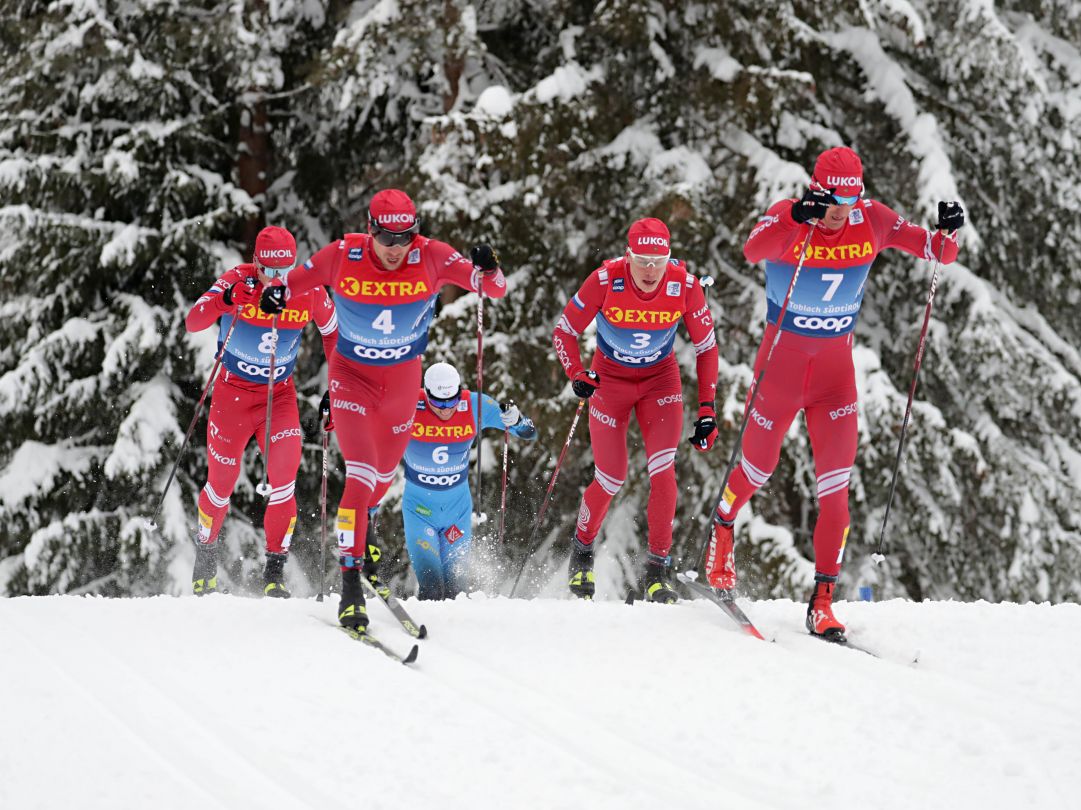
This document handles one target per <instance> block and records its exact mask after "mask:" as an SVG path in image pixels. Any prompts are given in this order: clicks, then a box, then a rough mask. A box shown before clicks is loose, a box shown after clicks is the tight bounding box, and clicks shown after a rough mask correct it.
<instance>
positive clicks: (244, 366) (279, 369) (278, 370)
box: [236, 360, 288, 380]
mask: <svg viewBox="0 0 1081 810" xmlns="http://www.w3.org/2000/svg"><path fill="white" fill-rule="evenodd" d="M236 367H237V368H238V369H239V370H240V371H243V372H244V373H245V374H248V375H250V376H252V377H264V378H266V379H268V380H269V379H270V366H257V365H255V364H254V363H245V362H244V361H243V360H241V361H239V362H238V363H237V364H236ZM286 371H288V369H286V367H285V366H275V367H274V379H275V380H277V379H280V378H281V377H284V376H285V374H286Z"/></svg>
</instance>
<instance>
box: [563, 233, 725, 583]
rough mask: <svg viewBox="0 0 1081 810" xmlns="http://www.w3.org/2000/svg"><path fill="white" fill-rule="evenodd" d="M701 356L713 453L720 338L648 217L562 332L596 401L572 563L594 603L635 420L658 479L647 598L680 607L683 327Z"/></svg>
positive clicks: (573, 574)
mask: <svg viewBox="0 0 1081 810" xmlns="http://www.w3.org/2000/svg"><path fill="white" fill-rule="evenodd" d="M594 319H596V321H597V351H596V352H595V353H594V355H593V363H592V366H591V368H590V370H589V371H586V370H585V368H584V367H583V366H582V358H581V353H580V352H579V348H578V336H579V335H580V334H581V333H582V331H583V330H584V329H585V328H586V327H587V326H589V324H590V323H592V322H593V320H594ZM681 321H682V322H683V323H684V324H685V325H686V327H687V332H688V333H689V335H690V338H691V341H692V342H693V343H694V351H695V355H696V357H697V370H698V420H697V421H696V422H695V423H694V427H695V431H694V436H693V437H692V438H691V443H692V444H693V445H694V447H695V449H697V450H699V451H703V452H704V451H706V450H708V449H709V448H710V447H712V446H713V441H714V439H715V438H716V436H717V424H716V418H715V417H716V412H715V409H714V399H715V397H716V389H717V341H716V338H715V336H714V334H713V319H712V317H711V316H710V313H709V308H708V307H707V306H706V300H705V294H704V293H703V291H702V286H701V284H700V283H699V281H698V279H697V278H695V277H694V276H693V275H691V274H690V273H688V272H687V266H686V265H685V264H684V263H683V262H682V261H681V260H679V259H673V258H671V237H670V235H669V233H668V228H667V226H666V225H665V224H664V223H663V222H661V221H660V220H659V219H640V220H638V221H637V222H635V223H634V224H633V225H631V227H630V230H629V231H628V233H627V251H626V253H625V254H624V255H622V256H620V257H618V258H615V259H609V260H608V261H606V262H604V264H602V265H601V266H600V267H599V268H597V269H596V270H594V271H593V273H591V274H590V276H589V278H587V279H586V281H585V283H584V284H583V285H582V287H581V289H579V290H578V292H577V293H576V294H575V296H574V297H573V298H572V299H571V300H570V302H569V303H568V304H567V306H566V307H565V308H564V310H563V315H562V316H561V317H560V319H559V323H558V324H557V325H556V328H555V331H554V332H553V334H552V342H553V344H554V345H555V351H556V356H557V357H558V358H559V362H560V364H561V365H562V366H563V370H564V371H565V372H566V374H567V376H568V377H570V379H571V385H572V387H573V389H574V393H575V394H576V395H577V396H579V397H581V398H589V440H590V444H591V446H592V448H593V459H594V464H595V472H594V478H593V481H592V482H591V483H590V485H589V486H588V487H587V488H586V491H585V494H584V496H583V498H582V505H581V508H580V510H579V513H578V526H577V529H576V531H575V537H574V544H573V550H572V552H571V559H570V564H569V571H568V572H569V576H570V581H569V585H570V590H571V592H572V593H573V594H575V595H576V596H579V597H582V598H587V599H591V598H592V597H593V594H594V590H595V581H594V575H593V541H594V540H595V539H596V537H597V533H598V532H599V531H600V528H601V523H602V522H603V521H604V517H605V515H606V514H607V513H608V506H609V504H610V503H611V501H612V496H614V495H615V494H616V492H618V491H619V488H620V487H621V486H623V482H624V480H625V479H626V477H627V427H628V426H629V424H630V417H631V413H632V412H633V413H634V414H635V416H636V417H637V419H638V425H639V427H640V428H641V430H642V437H643V439H644V440H645V449H646V466H647V469H648V472H649V485H650V493H649V506H648V509H647V515H646V518H647V523H648V525H649V554H648V556H647V560H646V569H645V577H644V581H643V591H644V592H645V596H646V598H647V599H648V600H650V601H655V602H674V601H675V599H676V593H675V591H674V590H673V589H672V587H671V585H670V584H669V582H668V572H669V568H670V559H669V551H670V550H671V547H672V521H673V519H674V518H675V514H676V471H675V461H676V445H677V444H678V443H679V437H680V434H681V433H682V430H683V385H682V382H681V380H680V373H679V365H678V364H677V363H676V358H675V354H674V352H673V345H674V343H675V338H676V330H677V328H678V327H679V324H680V322H681Z"/></svg>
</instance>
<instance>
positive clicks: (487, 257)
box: [469, 245, 499, 273]
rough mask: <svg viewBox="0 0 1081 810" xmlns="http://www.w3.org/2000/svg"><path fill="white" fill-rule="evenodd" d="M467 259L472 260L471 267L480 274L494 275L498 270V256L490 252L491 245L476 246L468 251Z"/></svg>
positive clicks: (492, 251)
mask: <svg viewBox="0 0 1081 810" xmlns="http://www.w3.org/2000/svg"><path fill="white" fill-rule="evenodd" d="M469 258H471V259H472V260H473V266H474V267H476V268H477V269H478V270H480V271H481V272H482V273H494V272H495V271H496V270H498V269H499V254H498V253H496V252H495V251H494V250H492V246H491V245H476V246H474V248H473V249H472V250H471V251H469Z"/></svg>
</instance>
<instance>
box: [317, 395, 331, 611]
mask: <svg viewBox="0 0 1081 810" xmlns="http://www.w3.org/2000/svg"><path fill="white" fill-rule="evenodd" d="M320 416H322V414H320ZM319 421H320V423H321V424H322V426H323V483H322V485H321V486H320V487H319V513H320V515H319V595H318V596H317V597H316V598H315V601H316V602H322V601H323V592H324V591H325V590H326V580H327V455H328V454H329V449H330V429H329V426H330V414H327V415H326V416H325V417H324V418H322V419H320V420H319Z"/></svg>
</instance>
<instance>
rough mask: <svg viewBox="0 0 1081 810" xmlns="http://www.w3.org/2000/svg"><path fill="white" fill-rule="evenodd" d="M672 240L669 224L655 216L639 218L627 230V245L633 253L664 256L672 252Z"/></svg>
mask: <svg viewBox="0 0 1081 810" xmlns="http://www.w3.org/2000/svg"><path fill="white" fill-rule="evenodd" d="M671 241H672V237H671V235H670V234H669V233H668V226H667V225H665V224H664V223H663V222H661V221H660V220H659V219H654V218H653V217H647V218H646V219H640V220H638V221H637V222H635V223H634V224H633V225H631V227H630V230H629V231H627V247H628V248H630V250H631V253H641V254H644V255H648V256H662V255H664V254H665V253H671V252H672V246H671Z"/></svg>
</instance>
